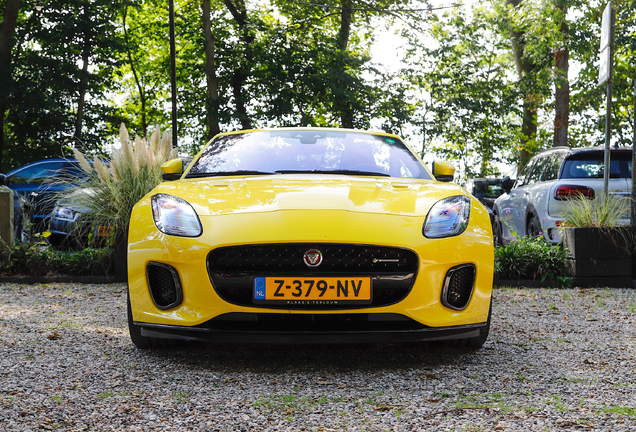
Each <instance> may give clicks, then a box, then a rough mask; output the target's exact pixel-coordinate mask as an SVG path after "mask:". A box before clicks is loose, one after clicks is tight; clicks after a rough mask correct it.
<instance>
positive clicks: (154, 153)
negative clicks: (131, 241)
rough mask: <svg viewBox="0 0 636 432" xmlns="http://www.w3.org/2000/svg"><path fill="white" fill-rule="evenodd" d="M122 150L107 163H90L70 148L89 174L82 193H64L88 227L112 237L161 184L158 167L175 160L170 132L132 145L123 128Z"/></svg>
mask: <svg viewBox="0 0 636 432" xmlns="http://www.w3.org/2000/svg"><path fill="white" fill-rule="evenodd" d="M119 139H120V141H121V148H119V149H117V150H115V151H113V153H112V156H111V160H110V163H108V164H107V163H105V162H104V161H103V160H101V159H99V158H97V157H96V158H94V160H93V163H92V165H91V163H89V161H88V160H87V158H86V157H85V156H84V155H83V154H82V153H81V152H80V151H79V150H77V149H73V154H74V156H75V158H76V159H77V160H78V161H79V164H80V166H81V168H82V169H83V170H84V171H85V172H86V173H87V174H88V175H89V181H88V183H84V184H83V185H82V187H81V188H82V189H84V192H85V193H82V194H77V189H78V188H74V189H71V190H69V191H67V192H66V194H67V197H70V196H71V195H73V194H74V195H73V198H72V199H70V201H72V202H75V203H76V204H77V205H78V206H79V207H80V208H84V209H86V210H87V211H86V213H85V214H84V217H85V219H87V220H88V222H90V224H89V225H90V226H93V227H94V226H109V227H113V237H117V236H118V235H121V234H123V233H125V232H126V230H127V228H128V224H129V222H130V214H131V212H132V208H133V206H134V205H135V204H136V203H137V202H138V201H139V200H140V199H141V198H143V196H144V195H146V194H147V193H148V192H150V191H151V190H152V189H153V188H154V187H155V186H157V185H158V184H159V183H161V180H162V179H161V164H163V163H164V162H166V161H167V160H170V159H172V158H175V157H177V149H176V148H172V143H171V136H170V133H169V131H165V132H164V133H163V135H161V131H160V129H159V128H158V127H157V129H156V130H155V131H154V132H153V133H152V135H151V137H150V141H149V142H146V140H145V139H141V138H139V137H137V138H135V140H134V142H131V140H130V137H129V135H128V131H127V130H126V127H125V126H124V125H123V124H122V125H121V127H120V129H119Z"/></svg>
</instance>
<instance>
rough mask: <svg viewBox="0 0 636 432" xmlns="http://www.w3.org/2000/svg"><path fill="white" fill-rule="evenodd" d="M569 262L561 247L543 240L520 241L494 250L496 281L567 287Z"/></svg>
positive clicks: (529, 238) (528, 238) (522, 238)
mask: <svg viewBox="0 0 636 432" xmlns="http://www.w3.org/2000/svg"><path fill="white" fill-rule="evenodd" d="M567 264H568V258H567V255H566V253H565V251H564V250H563V248H561V246H560V245H557V246H552V245H550V244H549V243H548V242H547V241H545V240H544V239H543V238H542V237H534V238H533V237H519V238H517V239H516V240H515V241H513V242H512V243H510V244H509V245H508V246H505V247H498V248H496V249H495V278H497V279H511V280H520V279H526V280H541V281H544V280H548V281H550V282H553V283H557V284H561V285H562V284H567V282H568V281H569V278H568V277H567V271H566V269H567Z"/></svg>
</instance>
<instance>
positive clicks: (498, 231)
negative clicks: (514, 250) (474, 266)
mask: <svg viewBox="0 0 636 432" xmlns="http://www.w3.org/2000/svg"><path fill="white" fill-rule="evenodd" d="M501 237H502V228H501V221H500V220H499V215H497V213H495V214H493V220H492V240H493V243H494V244H495V247H497V246H503V240H502V238H501Z"/></svg>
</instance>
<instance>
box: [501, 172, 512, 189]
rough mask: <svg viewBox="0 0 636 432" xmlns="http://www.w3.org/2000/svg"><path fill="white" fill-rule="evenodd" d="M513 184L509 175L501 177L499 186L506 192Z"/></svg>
mask: <svg viewBox="0 0 636 432" xmlns="http://www.w3.org/2000/svg"><path fill="white" fill-rule="evenodd" d="M514 185H515V182H514V180H513V179H511V178H510V177H509V176H505V177H504V178H503V179H501V188H502V189H503V190H504V192H506V193H510V190H511V189H512V187H513V186H514Z"/></svg>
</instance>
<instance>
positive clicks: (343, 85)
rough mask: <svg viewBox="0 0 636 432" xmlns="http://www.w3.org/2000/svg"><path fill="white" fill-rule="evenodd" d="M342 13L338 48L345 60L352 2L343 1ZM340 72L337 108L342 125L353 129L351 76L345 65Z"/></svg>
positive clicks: (348, 0)
mask: <svg viewBox="0 0 636 432" xmlns="http://www.w3.org/2000/svg"><path fill="white" fill-rule="evenodd" d="M341 5H342V12H341V14H340V31H339V32H338V39H337V41H336V44H337V45H336V48H337V49H338V56H339V57H341V58H343V59H344V58H345V57H346V55H347V47H348V45H349V34H350V33H351V20H352V18H353V9H352V2H351V0H342V2H341ZM339 66H340V67H339V68H338V69H337V70H338V75H339V79H338V80H337V82H338V84H339V85H340V88H339V89H336V92H335V94H334V96H335V98H336V101H335V108H336V111H337V112H338V114H339V115H340V125H341V127H344V128H353V107H352V106H351V103H350V100H349V98H351V97H353V95H352V94H351V89H350V88H349V85H348V84H349V83H348V81H349V75H348V74H347V71H346V69H345V67H344V66H345V63H344V62H342V61H341V62H340V65H339Z"/></svg>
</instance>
